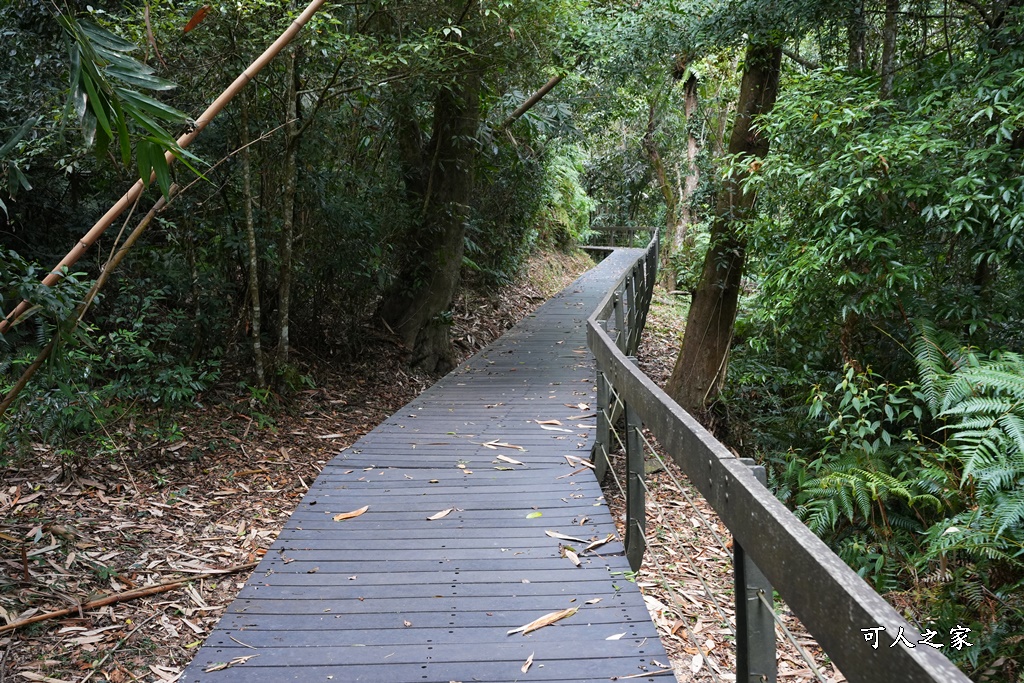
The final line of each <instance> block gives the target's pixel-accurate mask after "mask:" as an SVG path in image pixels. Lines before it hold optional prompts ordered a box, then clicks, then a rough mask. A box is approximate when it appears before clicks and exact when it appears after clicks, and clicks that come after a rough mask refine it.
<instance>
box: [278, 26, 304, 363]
mask: <svg viewBox="0 0 1024 683" xmlns="http://www.w3.org/2000/svg"><path fill="white" fill-rule="evenodd" d="M297 53H298V48H296V47H295V46H292V47H291V49H290V51H289V52H288V61H287V66H286V68H285V87H286V88H287V93H286V95H285V122H284V131H285V132H284V138H285V160H284V191H283V193H282V195H281V200H282V207H281V264H280V271H279V272H280V275H279V277H278V287H277V365H278V367H279V368H281V369H283V368H284V366H286V365H287V364H288V356H289V352H290V345H291V344H290V340H289V337H288V317H289V315H290V308H291V297H292V245H293V243H294V241H295V239H294V238H295V192H296V185H297V181H298V178H297V176H298V167H297V155H298V147H299V122H298V117H299V111H298V94H297V86H296V79H297V78H298V75H297V74H296V71H295V63H296V60H297V57H298V55H297Z"/></svg>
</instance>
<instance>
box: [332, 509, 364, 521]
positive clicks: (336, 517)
mask: <svg viewBox="0 0 1024 683" xmlns="http://www.w3.org/2000/svg"><path fill="white" fill-rule="evenodd" d="M369 509H370V506H369V505H364V506H363V507H361V508H359V509H358V510H353V511H352V512H342V513H341V514H340V515H334V521H335V522H342V521H344V520H346V519H352V518H353V517H358V516H359V515H361V514H363V513H364V512H366V511H367V510H369Z"/></svg>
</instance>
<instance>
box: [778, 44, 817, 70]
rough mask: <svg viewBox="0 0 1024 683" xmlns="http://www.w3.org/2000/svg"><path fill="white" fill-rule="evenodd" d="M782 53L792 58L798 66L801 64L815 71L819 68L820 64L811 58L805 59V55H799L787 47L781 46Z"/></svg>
mask: <svg viewBox="0 0 1024 683" xmlns="http://www.w3.org/2000/svg"><path fill="white" fill-rule="evenodd" d="M782 54H784V55H786V56H787V57H789V58H790V59H792V60H793V61H794V62H796V63H797V64H799V65H800V66H802V67H804V68H807V69H811V70H812V71H816V70H818V69H820V68H821V64H818V63H817V62H816V61H814V60H813V59H807V58H806V57H801V56H800V55H799V54H797V53H796V52H795V51H793V50H790V49H789V48H788V47H784V48H782Z"/></svg>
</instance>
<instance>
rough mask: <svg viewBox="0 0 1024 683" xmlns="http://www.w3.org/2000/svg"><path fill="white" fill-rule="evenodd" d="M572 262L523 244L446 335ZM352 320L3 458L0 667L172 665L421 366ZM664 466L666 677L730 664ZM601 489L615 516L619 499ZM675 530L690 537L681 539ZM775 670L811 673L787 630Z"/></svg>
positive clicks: (155, 675)
mask: <svg viewBox="0 0 1024 683" xmlns="http://www.w3.org/2000/svg"><path fill="white" fill-rule="evenodd" d="M587 267H589V259H587V258H586V257H576V258H574V259H566V258H565V256H564V255H561V256H556V255H548V256H544V257H540V258H535V259H534V260H533V261H531V263H530V267H529V268H528V271H529V272H528V273H527V274H525V275H524V277H523V278H522V279H521V281H520V282H517V283H516V284H514V285H512V286H510V287H506V288H504V289H502V290H501V291H499V292H497V293H496V294H494V295H493V296H490V297H484V296H479V295H470V296H468V297H466V298H463V299H460V301H459V302H458V303H457V306H456V312H455V334H454V337H455V339H456V346H457V348H458V349H459V350H460V352H461V353H462V354H463V355H464V356H468V355H470V354H472V353H475V352H476V351H477V350H478V349H480V348H481V347H483V346H484V345H486V344H487V343H489V342H490V341H491V340H492V339H494V338H496V337H497V336H499V335H500V334H501V333H502V332H504V330H506V329H507V328H508V327H511V325H513V324H514V323H515V322H516V321H518V320H520V319H521V318H522V317H523V316H524V315H525V314H526V313H528V312H529V311H531V310H533V309H534V308H535V307H536V306H537V305H539V304H540V303H541V302H542V301H543V300H544V299H546V298H547V297H549V296H551V295H552V294H554V293H556V292H557V291H559V290H560V289H562V287H564V286H565V285H566V284H568V283H569V282H570V281H571V280H572V279H573V278H574V277H575V276H576V275H577V274H578V273H579V272H582V271H583V270H585V269H586V268H587ZM682 322H683V321H682V317H681V314H680V313H679V311H678V309H677V308H676V307H675V306H670V305H667V301H663V302H662V303H660V304H658V305H656V306H655V309H654V311H653V312H652V316H651V318H650V319H649V322H648V330H649V332H650V335H649V337H648V340H647V342H646V343H645V345H644V348H643V350H642V352H641V356H642V364H643V365H644V368H645V370H646V371H647V372H648V373H649V374H651V376H652V377H654V378H655V379H656V381H662V380H663V379H664V377H665V376H667V373H668V371H669V370H671V362H672V360H673V356H672V352H673V349H674V348H675V347H676V344H677V343H678V341H677V339H678V334H679V332H680V330H681V326H682ZM367 332H368V334H372V335H373V336H375V337H380V338H381V340H382V343H380V344H375V345H373V346H372V349H373V353H368V354H367V355H365V356H364V357H363V358H361V359H360V360H359V361H355V362H352V363H351V364H350V365H348V366H347V367H343V368H339V367H336V368H334V369H333V370H331V371H323V370H316V371H314V373H313V375H314V377H315V379H316V387H317V388H313V389H309V390H306V391H301V392H299V393H298V394H297V395H295V396H292V397H290V398H288V399H287V400H286V401H285V400H281V401H278V400H277V399H276V398H275V397H273V396H271V397H270V398H269V399H268V400H265V401H257V400H255V398H254V397H253V395H249V394H247V395H244V396H240V395H237V392H233V391H230V390H220V391H211V392H209V393H208V395H206V396H204V397H203V401H202V404H201V405H197V406H195V407H194V408H192V409H190V410H188V411H185V412H182V413H178V414H176V415H174V416H173V417H172V419H173V420H174V423H173V424H169V423H168V422H167V420H168V417H167V416H159V415H150V416H148V419H147V416H139V415H136V416H135V417H134V418H131V419H126V420H125V421H124V422H123V423H120V424H114V425H109V426H108V430H109V433H108V434H107V435H106V437H107V438H106V439H105V440H104V447H103V449H102V452H96V453H92V454H90V456H89V457H88V458H87V459H86V460H85V461H84V462H82V461H78V462H76V463H71V464H70V465H73V466H70V465H69V463H66V462H62V460H61V456H60V455H59V454H58V453H56V452H54V451H53V449H51V448H48V447H45V446H43V445H36V446H33V447H32V448H31V453H30V454H28V455H27V456H23V457H21V458H20V459H19V460H17V461H15V462H9V463H7V466H6V467H5V468H0V624H10V623H13V622H18V621H22V620H25V619H31V618H40V619H41V620H40V621H39V622H38V623H34V624H31V625H28V626H24V627H21V628H19V629H17V630H14V631H11V630H6V631H5V630H4V627H3V626H2V625H0V683H7V682H8V681H12V682H13V681H42V682H43V683H88V681H112V682H113V683H123V682H126V681H147V682H152V683H159V682H161V681H175V680H177V679H178V677H179V675H180V672H181V671H182V669H183V668H184V666H185V665H186V664H187V663H188V662H189V661H190V659H191V658H192V656H193V654H194V652H195V651H196V650H197V649H198V647H199V646H200V645H201V644H202V642H203V639H204V638H205V636H206V634H208V633H209V632H210V631H211V630H212V629H213V627H214V626H215V625H216V623H217V621H218V619H219V618H220V616H221V614H222V613H223V611H224V609H225V607H226V606H227V605H228V604H229V603H230V602H231V601H232V600H233V599H234V597H235V595H236V594H237V592H238V590H239V588H241V587H242V586H243V585H244V582H245V580H246V577H247V576H248V572H249V570H250V569H251V568H252V567H253V566H254V563H256V562H257V561H258V560H259V558H260V557H261V556H262V555H263V554H264V553H265V552H266V549H267V548H268V547H269V546H270V545H271V543H273V541H274V539H275V538H276V536H277V534H278V532H279V531H280V529H281V527H282V526H283V525H284V523H285V521H286V520H287V519H288V517H289V515H290V514H291V511H292V509H293V508H294V507H295V505H296V504H297V503H298V502H299V500H300V499H301V498H302V496H303V494H304V493H305V491H306V489H307V488H308V485H309V484H310V483H312V481H313V480H314V479H315V478H316V476H317V474H318V473H319V471H320V469H321V468H322V467H323V466H324V464H325V463H326V462H327V461H328V460H329V459H330V458H331V457H333V455H334V454H336V453H337V452H338V451H339V450H341V449H342V448H344V447H345V446H348V445H349V444H351V443H353V442H354V441H356V440H357V439H358V438H359V437H360V436H362V435H363V434H365V433H366V432H368V431H369V430H371V429H373V428H374V427H375V426H376V425H377V424H378V423H379V422H381V421H382V420H384V419H385V418H386V417H388V416H389V415H391V414H392V413H393V412H395V411H396V410H398V409H399V408H400V407H401V406H402V405H404V404H405V403H407V402H408V401H409V400H411V399H412V398H414V397H415V396H416V395H418V394H419V393H420V392H421V391H423V390H424V389H425V388H427V387H428V386H429V385H430V384H431V383H432V382H433V381H434V379H436V378H433V377H429V376H425V375H420V374H416V373H413V372H410V371H408V370H407V369H404V368H403V366H402V352H401V349H400V348H399V347H398V346H397V345H395V344H393V343H389V342H388V341H387V340H385V339H384V338H383V335H380V333H379V332H376V331H370V330H368V331H367ZM161 421H162V422H161ZM0 462H2V461H0ZM672 468H674V465H672V464H671V463H669V464H668V467H667V468H666V469H663V470H661V471H658V472H655V473H652V475H651V477H650V480H649V488H650V490H651V493H650V494H649V501H650V504H651V507H650V508H649V511H648V524H649V529H650V531H649V534H651V536H650V537H651V538H659V539H666V540H671V544H669V543H667V542H666V543H660V542H659V543H657V544H653V547H652V548H651V552H649V553H648V560H647V564H646V567H645V568H644V569H642V570H641V571H640V572H639V574H638V575H637V577H636V580H637V582H638V584H639V585H640V587H641V588H642V589H644V591H645V594H646V596H647V597H646V600H647V603H648V607H649V608H650V610H651V613H652V616H653V617H654V619H655V622H656V623H657V624H658V627H659V630H660V632H661V633H662V637H663V640H664V641H665V644H666V647H667V648H668V649H669V653H670V655H671V656H672V657H673V666H674V667H675V669H676V671H677V677H678V679H679V680H680V681H690V680H693V681H704V680H709V681H713V680H716V676H717V679H718V680H723V681H728V680H734V677H733V676H731V675H730V674H729V673H727V672H729V671H731V669H732V666H733V661H732V658H733V654H732V650H733V648H732V647H731V645H730V643H731V634H730V633H729V630H728V628H729V627H728V624H729V619H730V618H731V615H732V609H731V605H730V604H729V602H728V596H731V594H732V586H731V576H732V574H731V560H730V554H729V552H728V549H727V548H726V547H721V546H720V544H719V543H718V541H717V540H716V538H715V535H714V534H712V533H711V531H712V529H717V531H718V533H719V535H720V536H723V537H724V530H723V529H721V528H719V527H718V522H717V520H715V519H714V516H713V513H712V512H711V511H710V510H709V509H707V507H706V505H705V504H703V503H702V501H700V500H699V495H697V494H696V492H695V491H694V492H692V493H691V494H690V495H691V496H693V497H694V498H695V499H696V500H697V502H696V503H695V504H693V505H691V504H683V502H682V498H683V496H681V488H683V489H685V488H687V486H688V485H687V484H686V483H685V480H684V479H683V478H682V476H681V475H680V474H677V473H676V472H674V471H673V469H672ZM609 500H610V502H611V504H612V506H613V512H614V513H615V514H616V515H617V516H618V515H619V514H620V513H621V498H620V497H619V496H618V495H617V493H616V492H614V491H609ZM694 505H695V506H694ZM666 530H669V531H670V532H671V535H670V536H669V537H666V536H665V535H664V534H665V533H666ZM687 545H688V546H690V547H691V548H693V549H694V550H697V549H699V550H698V552H696V554H693V555H692V556H691V555H690V554H689V553H680V552H679V550H678V549H681V548H683V547H685V546H687ZM673 546H674V547H673ZM683 556H686V557H688V558H689V559H688V562H689V564H687V565H683V564H682V559H681V558H682V557H683ZM698 574H701V575H702V579H703V582H704V583H705V584H707V586H709V587H710V588H712V589H713V592H714V593H715V594H717V595H718V596H719V597H718V598H717V607H716V606H715V598H709V597H708V593H707V591H706V590H705V589H703V588H701V586H700V584H699V582H698V579H697V575H698ZM135 591H139V592H138V593H136V592H135ZM107 596H115V599H113V600H110V601H109V602H107V603H106V604H102V603H101V604H96V605H94V606H89V605H88V604H87V603H89V602H90V601H93V600H101V599H103V598H105V597H107ZM723 596H724V598H723ZM723 599H724V600H725V602H723ZM79 605H82V607H79ZM60 610H65V613H63V614H60V615H59V616H57V615H54V614H53V613H54V612H58V611H60ZM786 621H787V623H788V624H789V625H791V626H796V625H795V623H794V622H793V621H792V620H791V619H789V618H786ZM797 633H800V631H797ZM797 640H798V642H802V643H804V644H806V645H808V648H809V649H810V650H811V652H812V653H813V655H816V656H815V659H816V660H817V663H818V664H819V665H820V668H821V671H822V672H823V673H824V675H825V680H833V681H838V680H842V679H841V677H839V676H838V674H837V673H836V672H835V671H834V670H833V669H832V668H831V666H827V665H825V664H824V663H823V662H824V659H823V657H822V656H821V653H820V651H819V650H817V649H816V648H815V647H814V646H813V643H811V642H810V641H808V639H807V637H806V635H797ZM712 672H714V674H712ZM780 673H781V676H780V678H781V679H782V680H785V681H801V680H814V679H813V677H812V673H811V670H810V667H809V666H808V665H807V664H806V663H805V662H804V660H803V659H801V658H800V656H799V655H798V654H797V652H796V650H795V649H793V648H792V646H791V645H790V644H789V643H784V645H780Z"/></svg>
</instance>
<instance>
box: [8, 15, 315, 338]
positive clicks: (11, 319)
mask: <svg viewBox="0 0 1024 683" xmlns="http://www.w3.org/2000/svg"><path fill="white" fill-rule="evenodd" d="M324 2H326V0H312V2H310V3H309V5H307V6H306V9H304V10H303V11H302V14H300V15H299V16H298V18H296V19H295V21H293V22H292V24H291V26H289V27H288V28H287V29H286V30H285V32H284V33H282V34H281V35H280V36H279V37H278V38H277V40H275V41H274V42H273V44H271V46H270V47H268V48H267V49H266V50H265V51H264V52H263V54H261V55H260V56H259V57H257V58H256V60H255V61H254V62H253V63H252V64H250V65H249V67H248V68H247V69H246V70H245V71H243V72H242V73H241V74H239V76H238V78H236V79H235V80H234V82H233V83H232V84H231V85H230V86H228V87H227V89H225V90H224V92H222V93H221V94H220V96H219V97H218V98H217V99H215V100H214V101H213V103H212V104H211V105H210V106H209V107H207V108H206V111H204V112H203V113H202V114H200V116H199V118H197V119H196V122H195V127H194V128H192V130H190V131H189V132H187V133H185V134H184V135H182V136H181V137H180V138H178V146H179V147H181V148H182V149H184V148H185V147H188V145H189V144H191V142H192V141H193V140H195V139H196V136H198V135H199V133H201V132H202V130H203V129H204V128H206V126H208V125H209V124H210V122H211V121H212V120H213V119H214V117H215V116H217V114H219V113H220V112H221V111H223V109H224V107H226V106H227V104H228V102H230V101H231V100H232V99H233V98H234V97H235V95H237V94H238V93H239V92H240V91H241V90H242V88H244V87H245V86H246V84H248V83H249V81H251V80H252V79H253V78H254V77H255V76H256V74H258V73H259V72H260V71H261V70H262V69H263V67H265V66H266V65H267V64H269V63H270V60H272V59H273V58H274V57H276V56H277V54H278V53H279V52H281V50H282V49H284V47H285V46H286V45H287V44H288V43H290V42H291V41H292V39H293V38H295V36H296V34H298V32H299V31H300V30H301V29H302V27H303V26H305V25H306V23H307V22H309V20H310V19H311V18H312V16H313V15H314V14H316V13H317V11H319V9H320V8H321V7H322V6H323V4H324ZM164 157H165V158H166V159H167V163H168V165H170V164H173V163H174V161H175V156H174V154H172V153H171V152H166V153H165V154H164ZM151 182H153V177H152V176H151V177H150V180H149V182H145V183H144V182H143V181H142V179H141V178H140V179H139V180H136V181H135V184H134V185H132V186H131V188H130V189H129V190H128V191H127V192H126V193H125V194H124V196H122V197H121V199H119V200H118V201H117V202H116V203H115V204H114V205H113V206H111V207H110V209H108V210H107V212H106V213H105V214H103V216H102V217H101V218H100V219H99V220H98V221H97V222H96V224H95V225H93V226H92V228H90V229H89V231H88V232H87V233H86V234H85V235H84V236H83V237H82V239H81V240H80V241H79V242H78V244H76V245H75V246H74V248H73V249H72V250H71V251H69V252H68V254H67V256H65V257H64V258H63V259H61V262H60V263H58V264H57V265H56V267H54V269H53V270H52V271H50V273H49V274H48V275H47V276H46V277H45V278H43V281H42V282H43V284H44V285H46V286H47V287H52V286H53V285H55V284H56V283H57V282H58V281H59V280H60V279H61V277H63V271H64V269H65V268H70V267H71V266H73V265H74V264H75V263H77V262H78V260H79V259H80V258H81V257H82V256H83V255H84V254H85V252H87V251H88V250H89V248H90V247H92V245H93V244H95V242H96V240H97V239H99V237H100V236H101V235H102V234H103V233H104V232H105V231H106V229H107V228H109V227H110V225H111V224H112V223H113V222H114V221H115V220H116V219H117V217H118V216H120V215H121V214H122V213H124V211H125V209H127V208H128V207H129V206H131V205H133V204H134V203H135V202H136V200H138V198H139V197H140V196H141V195H142V192H143V190H145V189H146V186H147V185H149V183H151ZM30 306H31V304H29V302H28V301H22V302H21V303H20V304H18V305H17V306H15V307H14V309H13V310H11V312H10V313H8V314H7V316H6V317H5V318H4V319H3V320H0V334H3V333H5V332H7V331H8V330H10V329H11V326H13V325H14V323H15V322H16V321H17V320H18V318H20V317H21V316H23V315H24V314H25V311H27V310H28V309H29V307H30Z"/></svg>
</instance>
